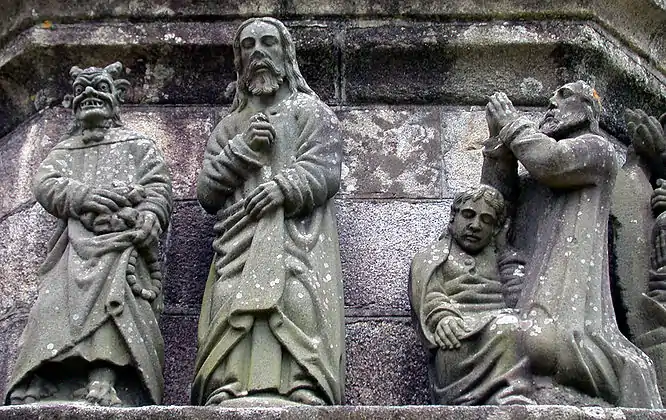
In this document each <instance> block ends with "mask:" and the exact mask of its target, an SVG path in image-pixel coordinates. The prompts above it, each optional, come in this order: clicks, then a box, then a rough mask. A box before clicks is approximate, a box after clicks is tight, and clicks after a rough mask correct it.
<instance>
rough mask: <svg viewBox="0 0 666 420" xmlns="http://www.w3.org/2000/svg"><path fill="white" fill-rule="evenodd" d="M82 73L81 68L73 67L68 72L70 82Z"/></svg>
mask: <svg viewBox="0 0 666 420" xmlns="http://www.w3.org/2000/svg"><path fill="white" fill-rule="evenodd" d="M82 71H83V69H82V68H81V67H79V66H74V67H72V68H71V69H70V70H69V77H71V78H72V80H73V79H76V78H77V77H78V76H79V74H81V72H82Z"/></svg>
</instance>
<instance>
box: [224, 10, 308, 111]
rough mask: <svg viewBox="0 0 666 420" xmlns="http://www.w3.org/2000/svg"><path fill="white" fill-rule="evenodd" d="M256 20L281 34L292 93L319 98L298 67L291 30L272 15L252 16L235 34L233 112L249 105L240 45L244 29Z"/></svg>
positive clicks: (286, 75)
mask: <svg viewBox="0 0 666 420" xmlns="http://www.w3.org/2000/svg"><path fill="white" fill-rule="evenodd" d="M254 22H264V23H268V24H271V25H273V26H275V27H276V28H277V30H278V32H279V34H280V42H281V43H282V48H283V50H284V61H285V65H284V70H285V78H286V82H287V83H288V85H289V89H290V90H291V92H292V93H296V92H303V93H305V94H307V95H310V96H314V97H315V98H319V97H318V96H317V94H316V93H314V91H313V90H312V89H310V86H308V84H307V82H306V81H305V79H304V78H303V75H302V74H301V71H300V70H299V68H298V62H297V61H296V48H295V47H294V41H293V39H292V38H291V35H290V34H289V31H288V30H287V28H286V27H285V26H284V24H283V23H282V22H280V21H279V20H277V19H274V18H271V17H261V18H251V19H248V20H246V21H245V22H243V23H241V25H240V26H239V27H238V30H236V35H235V36H234V45H233V48H234V67H235V68H236V94H235V95H234V101H233V103H232V104H231V112H234V111H241V110H242V109H243V108H245V106H246V105H247V100H248V97H249V96H250V92H249V91H248V90H247V87H245V86H242V85H243V84H242V83H240V80H241V76H242V74H243V65H242V63H241V46H240V35H241V32H242V31H243V29H244V28H245V27H246V26H248V25H250V24H251V23H254Z"/></svg>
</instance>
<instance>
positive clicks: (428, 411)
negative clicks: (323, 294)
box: [0, 405, 666, 420]
mask: <svg viewBox="0 0 666 420" xmlns="http://www.w3.org/2000/svg"><path fill="white" fill-rule="evenodd" d="M664 416H666V410H641V409H635V408H634V409H632V408H623V409H620V408H615V409H603V408H597V407H583V408H578V407H567V406H520V405H513V406H504V407H499V406H481V407H453V406H429V407H428V406H426V407H409V406H407V407H349V406H333V407H285V408H262V407H257V408H244V409H231V408H219V407H165V406H150V407H141V408H105V407H91V406H82V405H24V406H11V407H0V419H1V420H24V419H35V418H39V419H46V418H48V419H52V420H83V419H85V420H166V419H182V420H203V419H210V420H264V419H267V420H296V419H312V420H441V419H462V420H473V419H489V420H522V419H527V418H529V419H538V420H620V419H622V420H660V419H663V418H664Z"/></svg>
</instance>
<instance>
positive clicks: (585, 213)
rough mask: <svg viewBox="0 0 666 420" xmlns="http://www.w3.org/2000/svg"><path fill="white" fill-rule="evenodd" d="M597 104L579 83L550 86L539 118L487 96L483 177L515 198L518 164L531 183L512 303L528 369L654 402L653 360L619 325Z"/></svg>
mask: <svg viewBox="0 0 666 420" xmlns="http://www.w3.org/2000/svg"><path fill="white" fill-rule="evenodd" d="M600 113H601V102H600V97H599V95H598V94H597V92H596V91H595V90H594V89H593V88H592V87H590V86H589V85H588V84H587V83H585V82H583V81H577V82H574V83H568V84H566V85H564V86H562V87H560V88H559V89H557V90H556V91H555V93H554V95H553V96H552V98H551V99H550V104H549V107H548V110H547V111H546V113H545V115H544V116H543V118H542V119H541V121H540V122H539V123H538V124H535V123H534V122H532V121H530V120H529V119H527V118H525V117H523V116H521V115H520V114H519V113H518V112H517V111H516V110H515V108H514V107H513V104H512V103H511V101H510V100H509V99H508V98H507V97H506V95H504V94H503V93H497V94H495V95H493V96H492V97H491V98H490V101H489V103H488V105H487V107H486V117H487V120H488V126H489V130H490V139H489V140H488V142H487V143H486V145H485V149H484V167H483V173H482V177H481V182H485V183H489V184H491V185H493V186H495V187H497V188H498V189H499V190H500V191H502V192H504V193H505V195H506V196H508V197H513V196H514V192H515V190H516V189H517V188H518V186H519V183H518V173H517V164H518V162H520V163H521V164H522V165H523V166H524V168H525V169H526V170H527V172H528V174H529V177H530V178H531V179H532V180H533V181H534V182H535V185H531V188H533V190H534V191H535V194H533V195H532V197H531V199H530V200H529V201H528V202H526V203H523V206H529V205H531V206H535V207H536V208H537V209H538V213H535V214H534V220H533V221H530V223H534V224H535V229H534V230H535V231H536V236H535V238H536V242H535V246H534V249H533V253H532V256H531V258H530V259H529V264H527V272H526V275H525V287H524V289H523V292H522V294H521V297H520V299H519V301H518V305H517V308H518V309H519V310H520V313H521V324H523V326H524V329H525V333H524V334H522V335H521V340H520V347H521V354H523V355H525V356H527V357H528V359H529V364H530V370H531V371H532V373H533V374H535V375H539V376H543V377H548V378H552V380H553V381H554V383H555V384H557V385H561V386H566V387H571V388H573V389H576V390H577V391H580V392H582V393H584V394H587V395H589V396H592V397H598V398H601V399H603V400H605V401H607V402H608V403H610V404H613V405H616V406H625V407H642V408H660V407H661V398H660V396H659V392H658V390H657V382H656V375H655V370H654V367H653V365H652V362H651V361H650V359H649V358H648V357H647V356H646V355H645V354H644V353H643V352H642V351H641V350H639V349H638V348H637V347H636V346H635V345H634V344H632V343H631V342H630V341H629V340H628V339H627V338H626V337H625V336H624V335H623V334H622V333H621V332H620V330H619V328H618V325H617V321H616V318H615V312H614V308H613V302H612V298H611V292H610V283H609V264H608V219H609V211H610V204H611V192H612V190H613V185H614V182H615V177H616V174H617V172H618V163H617V160H616V157H615V151H614V149H613V146H612V145H611V143H610V142H609V141H608V140H607V139H606V138H604V137H603V136H602V135H601V131H600V129H599V117H600Z"/></svg>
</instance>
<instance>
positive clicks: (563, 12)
mask: <svg viewBox="0 0 666 420" xmlns="http://www.w3.org/2000/svg"><path fill="white" fill-rule="evenodd" d="M4 11H5V13H6V15H5V19H4V20H3V22H1V23H0V45H1V44H3V43H5V42H6V40H5V39H3V38H5V37H10V36H11V35H13V34H16V33H17V32H18V31H21V30H24V29H26V28H28V27H30V26H32V25H35V24H42V23H43V22H44V21H45V20H51V21H54V22H61V21H68V22H71V21H85V20H102V19H128V18H131V19H133V20H135V21H150V20H154V19H161V20H163V19H165V18H169V19H172V20H178V19H182V20H194V19H201V18H203V19H206V20H211V19H215V18H218V19H219V18H229V17H231V18H237V17H250V16H261V15H272V16H277V17H286V16H291V17H295V18H299V17H310V16H323V17H326V16H335V15H342V16H349V15H352V16H356V17H359V18H362V17H365V18H367V17H370V18H376V17H394V16H404V17H420V18H423V17H424V16H425V17H428V18H430V17H433V16H438V17H439V18H440V19H441V20H444V19H458V20H471V19H478V20H481V21H487V20H489V19H491V18H492V19H507V20H508V19H522V20H527V19H561V18H563V17H566V18H571V19H579V20H580V19H585V20H588V19H589V20H595V21H598V22H600V23H601V24H602V25H603V26H604V27H606V28H608V29H611V30H613V31H614V32H616V33H618V36H619V37H620V38H622V39H625V40H626V41H627V43H628V44H630V45H633V46H634V48H637V49H639V50H640V51H641V53H642V55H646V56H648V57H650V61H652V62H653V63H654V64H656V65H658V66H659V65H660V66H661V68H662V70H663V63H664V62H665V61H664V58H665V57H666V42H665V41H664V38H666V37H664V36H663V35H664V22H665V21H666V6H664V5H663V3H662V2H660V1H659V0H611V1H609V0H596V1H589V0H585V1H583V0H578V1H570V0H555V1H551V2H526V1H524V0H506V1H501V2H490V3H489V2H479V1H477V0H464V1H455V2H436V3H433V2H430V1H410V2H394V1H390V0H380V1H370V0H362V1H359V0H353V1H352V0H336V1H293V2H288V3H283V2H278V1H274V0H267V1H260V2H251V3H248V2H246V1H230V2H225V3H222V4H220V3H217V2H210V1H192V0H185V1H182V0H179V1H177V2H176V1H173V0H170V1H161V2H155V1H151V0H138V1H133V2H129V3H128V2H123V1H90V2H80V1H79V2H68V3H67V5H66V7H65V6H64V5H63V4H60V3H53V2H50V1H48V0H28V1H25V0H9V1H8V2H6V4H5V9H4ZM56 24H57V23H56Z"/></svg>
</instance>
